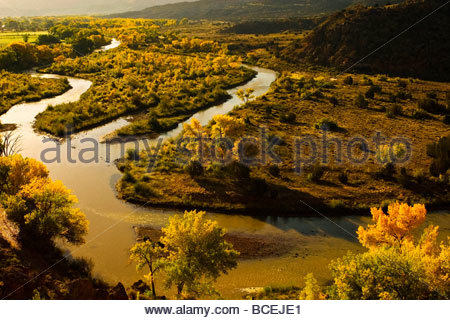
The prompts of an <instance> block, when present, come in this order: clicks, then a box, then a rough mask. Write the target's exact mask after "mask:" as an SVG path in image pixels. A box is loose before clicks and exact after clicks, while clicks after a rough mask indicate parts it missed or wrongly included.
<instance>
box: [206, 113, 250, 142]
mask: <svg viewBox="0 0 450 320" xmlns="http://www.w3.org/2000/svg"><path fill="white" fill-rule="evenodd" d="M213 122H214V125H213V126H212V128H211V136H212V137H213V138H224V137H227V138H231V139H238V138H240V137H242V135H243V134H244V129H245V123H244V120H242V119H236V118H234V117H232V116H229V115H216V116H214V118H213Z"/></svg>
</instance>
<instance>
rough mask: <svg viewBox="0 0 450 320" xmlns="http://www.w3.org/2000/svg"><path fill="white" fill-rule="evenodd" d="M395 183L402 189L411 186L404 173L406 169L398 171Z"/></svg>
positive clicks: (409, 178)
mask: <svg viewBox="0 0 450 320" xmlns="http://www.w3.org/2000/svg"><path fill="white" fill-rule="evenodd" d="M397 183H398V184H400V185H401V186H402V187H404V188H405V187H408V186H410V185H411V177H410V176H409V175H408V173H407V172H406V168H401V169H400V174H399V175H398V176H397Z"/></svg>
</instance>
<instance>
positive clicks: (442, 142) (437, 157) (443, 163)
mask: <svg viewBox="0 0 450 320" xmlns="http://www.w3.org/2000/svg"><path fill="white" fill-rule="evenodd" d="M427 155H428V156H430V157H432V158H433V162H432V163H431V165H430V173H431V174H432V175H433V176H435V177H438V176H439V175H440V174H445V173H446V172H447V170H449V169H450V136H447V137H443V138H441V139H439V141H438V142H436V143H432V144H430V145H428V146H427Z"/></svg>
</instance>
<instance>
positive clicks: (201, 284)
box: [161, 211, 238, 297]
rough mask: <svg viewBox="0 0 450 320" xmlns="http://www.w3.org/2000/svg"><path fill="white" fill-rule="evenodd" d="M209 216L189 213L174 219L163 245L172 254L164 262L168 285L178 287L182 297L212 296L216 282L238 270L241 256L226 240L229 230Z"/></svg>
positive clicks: (164, 229) (163, 237) (164, 230)
mask: <svg viewBox="0 0 450 320" xmlns="http://www.w3.org/2000/svg"><path fill="white" fill-rule="evenodd" d="M205 214H206V213H205V212H197V211H189V212H188V211H186V212H185V213H184V215H183V216H174V217H172V218H170V220H169V224H168V225H167V227H165V228H163V236H162V238H161V242H162V243H163V244H164V246H165V248H166V249H167V251H168V255H167V257H165V258H163V260H162V261H163V264H164V270H165V272H166V275H167V278H166V285H167V286H168V287H170V286H172V285H175V286H176V288H177V293H178V296H179V297H180V296H181V295H182V294H186V295H187V296H191V297H192V296H194V297H198V296H200V295H202V294H212V293H215V290H214V288H213V286H212V284H213V282H214V281H215V280H216V279H217V278H218V277H219V276H220V275H221V274H226V273H227V272H228V270H230V269H233V268H235V267H236V265H237V263H236V258H237V256H238V252H236V251H235V250H233V246H232V245H231V244H230V243H228V242H226V241H225V240H224V235H225V230H224V229H223V228H221V227H219V226H218V224H217V222H213V221H211V220H208V219H205Z"/></svg>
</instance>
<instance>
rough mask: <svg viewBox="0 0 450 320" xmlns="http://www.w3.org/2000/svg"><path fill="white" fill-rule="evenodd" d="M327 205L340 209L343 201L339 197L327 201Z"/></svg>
mask: <svg viewBox="0 0 450 320" xmlns="http://www.w3.org/2000/svg"><path fill="white" fill-rule="evenodd" d="M328 206H329V207H330V208H332V209H342V208H344V207H345V203H344V201H342V200H339V199H332V200H330V202H328Z"/></svg>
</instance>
